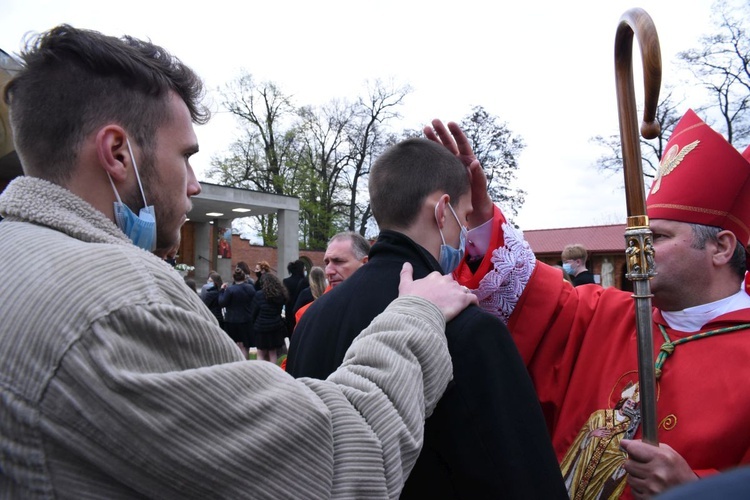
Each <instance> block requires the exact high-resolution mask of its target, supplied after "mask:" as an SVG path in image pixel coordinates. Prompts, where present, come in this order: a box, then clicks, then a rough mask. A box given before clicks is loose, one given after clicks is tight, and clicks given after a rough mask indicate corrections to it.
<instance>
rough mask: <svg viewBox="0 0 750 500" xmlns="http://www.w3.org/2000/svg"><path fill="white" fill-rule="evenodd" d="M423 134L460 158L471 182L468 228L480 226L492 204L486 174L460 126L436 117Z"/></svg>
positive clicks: (487, 217)
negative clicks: (470, 208)
mask: <svg viewBox="0 0 750 500" xmlns="http://www.w3.org/2000/svg"><path fill="white" fill-rule="evenodd" d="M424 135H425V137H427V138H428V139H429V140H431V141H434V142H437V143H438V144H441V145H443V146H444V147H445V148H447V149H448V151H450V152H451V153H453V154H454V155H456V157H457V158H458V159H459V160H461V163H463V164H464V166H465V167H466V170H467V175H468V176H469V182H470V183H471V204H472V206H473V208H474V211H473V212H472V213H471V215H469V220H468V223H469V229H472V228H474V227H477V226H480V225H482V224H484V223H485V222H487V221H488V220H490V219H491V218H492V215H493V211H494V205H493V203H492V199H490V195H489V193H488V191H487V176H486V175H485V174H484V170H482V165H481V164H480V163H479V160H477V157H476V155H474V150H473V149H472V147H471V143H469V139H467V138H466V134H464V132H463V130H461V127H459V126H458V124H457V123H455V122H448V126H447V127H446V126H445V125H444V124H443V122H441V121H440V120H438V119H435V120H432V127H429V126H427V127H425V128H424Z"/></svg>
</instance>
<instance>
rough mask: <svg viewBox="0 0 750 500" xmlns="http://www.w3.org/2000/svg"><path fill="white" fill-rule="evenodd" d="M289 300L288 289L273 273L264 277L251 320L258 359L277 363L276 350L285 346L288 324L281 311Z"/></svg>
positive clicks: (256, 295)
mask: <svg viewBox="0 0 750 500" xmlns="http://www.w3.org/2000/svg"><path fill="white" fill-rule="evenodd" d="M287 300H288V294H287V291H286V287H285V286H284V285H283V284H282V283H281V281H280V280H279V278H277V277H276V276H275V275H273V274H271V273H266V274H264V275H263V282H262V288H261V290H259V291H257V292H255V298H254V299H253V307H252V312H251V320H252V323H253V335H254V336H255V343H256V344H257V346H258V359H262V360H265V361H271V362H272V363H276V360H277V359H278V355H277V352H276V350H277V349H278V348H280V347H281V346H282V345H284V337H285V336H286V331H287V330H286V323H285V322H284V318H282V317H281V310H282V309H283V308H284V304H286V301H287Z"/></svg>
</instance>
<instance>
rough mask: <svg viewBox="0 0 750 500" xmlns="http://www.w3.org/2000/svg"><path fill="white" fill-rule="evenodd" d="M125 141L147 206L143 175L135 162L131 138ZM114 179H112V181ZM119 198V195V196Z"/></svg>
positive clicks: (144, 204) (144, 203)
mask: <svg viewBox="0 0 750 500" xmlns="http://www.w3.org/2000/svg"><path fill="white" fill-rule="evenodd" d="M125 143H126V144H127V145H128V152H129V153H130V159H131V160H132V161H133V170H135V178H136V179H137V180H138V188H139V189H140V190H141V196H142V197H143V206H144V207H147V206H148V203H147V202H146V194H145V193H144V192H143V185H142V184H141V176H140V175H139V174H138V165H137V164H136V162H135V156H134V155H133V149H132V148H131V147H130V139H128V138H127V137H126V138H125ZM111 180H112V179H110V181H111ZM118 198H119V197H118Z"/></svg>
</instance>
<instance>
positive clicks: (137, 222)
mask: <svg viewBox="0 0 750 500" xmlns="http://www.w3.org/2000/svg"><path fill="white" fill-rule="evenodd" d="M125 142H126V143H127V145H128V152H129V153H130V158H131V160H132V161H133V170H134V171H135V178H136V179H137V180H138V188H139V189H140V190H141V196H142V197H143V208H142V209H141V211H140V213H139V214H138V215H135V214H134V213H133V211H132V210H131V209H130V207H128V206H127V205H125V204H124V203H123V202H122V199H120V193H118V192H117V188H116V187H115V183H114V182H112V176H111V175H109V172H107V177H109V183H110V184H112V189H113V190H114V192H115V196H116V197H117V201H116V202H114V207H115V222H116V223H117V227H119V228H120V230H121V231H122V232H123V233H125V235H126V236H127V237H128V238H130V241H132V242H133V244H135V245H136V246H138V247H141V248H143V249H144V250H148V251H149V252H152V251H154V249H156V213H155V212H154V206H153V205H149V204H148V203H146V195H145V194H144V193H143V185H142V184H141V176H140V175H139V174H138V165H136V163H135V156H133V150H132V148H131V147H130V140H129V139H127V138H126V139H125Z"/></svg>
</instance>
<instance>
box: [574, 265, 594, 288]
mask: <svg viewBox="0 0 750 500" xmlns="http://www.w3.org/2000/svg"><path fill="white" fill-rule="evenodd" d="M571 281H573V286H579V285H588V284H589V283H596V280H595V279H594V273H592V272H591V271H589V270H588V269H587V270H585V271H581V272H580V273H578V274H576V275H575V276H574V277H573V278H571Z"/></svg>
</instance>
